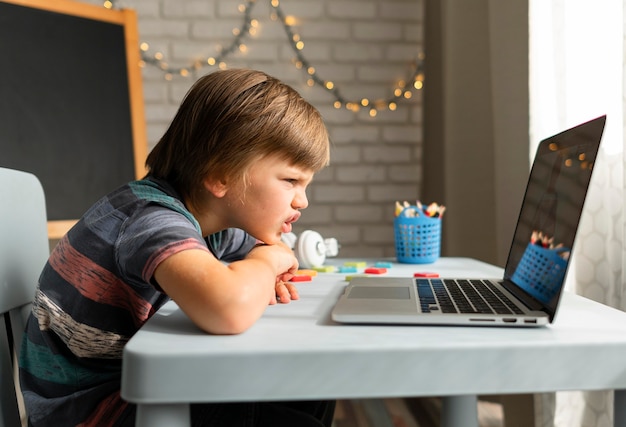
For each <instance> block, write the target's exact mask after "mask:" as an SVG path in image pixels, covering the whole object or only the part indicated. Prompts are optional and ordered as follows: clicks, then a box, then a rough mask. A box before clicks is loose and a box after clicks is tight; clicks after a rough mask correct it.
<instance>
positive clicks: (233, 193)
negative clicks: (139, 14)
mask: <svg viewBox="0 0 626 427" xmlns="http://www.w3.org/2000/svg"><path fill="white" fill-rule="evenodd" d="M313 175H314V173H313V171H311V170H308V169H303V168H301V167H298V166H294V165H292V164H291V163H290V162H288V161H287V160H284V159H282V158H280V157H278V156H269V157H265V158H262V159H260V160H258V161H256V162H254V163H253V164H252V166H251V167H250V169H249V171H248V179H247V184H246V185H243V184H239V185H236V186H234V187H231V188H230V189H229V190H228V192H227V194H226V197H227V198H228V199H229V200H228V201H227V202H228V203H229V206H230V207H231V208H230V209H229V211H230V215H231V218H230V219H231V220H232V221H234V224H235V225H234V226H235V227H238V228H241V229H243V230H245V231H247V232H248V233H249V234H251V235H252V236H254V237H256V238H257V239H259V240H261V241H262V242H265V243H268V244H274V243H278V242H279V241H280V238H281V235H282V233H288V232H290V231H291V230H292V226H291V224H292V223H293V222H295V221H297V220H298V218H300V212H299V211H300V210H301V209H305V208H306V207H307V206H308V204H309V202H308V200H307V197H306V188H307V186H308V185H309V183H310V182H311V180H312V179H313Z"/></svg>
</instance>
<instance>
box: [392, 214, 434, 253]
mask: <svg viewBox="0 0 626 427" xmlns="http://www.w3.org/2000/svg"><path fill="white" fill-rule="evenodd" d="M407 209H411V208H407ZM414 209H416V208H414ZM405 210H406V209H405ZM393 225H394V233H395V242H396V258H397V259H398V262H401V263H406V264H429V263H433V262H435V261H437V259H438V258H439V256H440V255H441V218H431V217H428V216H425V215H424V214H421V215H420V216H417V217H407V216H404V211H403V212H402V213H401V214H400V215H398V216H396V218H395V219H394V223H393Z"/></svg>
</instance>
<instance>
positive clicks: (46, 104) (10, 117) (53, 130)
mask: <svg viewBox="0 0 626 427" xmlns="http://www.w3.org/2000/svg"><path fill="white" fill-rule="evenodd" d="M0 58H2V60H1V61H2V65H1V66H0V166H3V167H8V168H13V169H19V170H24V171H28V172H31V173H34V174H35V175H36V176H37V177H38V178H39V179H40V180H41V182H42V185H43V187H44V191H45V194H46V209H47V213H48V221H49V222H48V232H49V235H50V237H51V238H58V237H60V236H61V235H62V234H64V233H65V231H66V230H67V228H69V227H70V226H71V225H72V224H73V223H74V222H75V220H76V219H77V218H79V217H80V216H81V215H82V214H83V213H84V212H85V210H87V209H88V208H89V206H91V205H92V204H93V203H94V202H95V201H96V200H97V199H99V198H100V197H102V196H103V195H105V194H106V193H108V192H109V191H111V190H113V189H114V188H116V187H117V186H119V185H121V184H123V183H125V182H128V181H130V180H132V179H135V178H139V177H141V176H142V175H143V174H144V172H145V170H144V161H145V157H146V151H147V142H146V137H145V124H144V113H143V99H142V92H141V74H140V64H139V61H140V58H139V43H138V36H137V23H136V16H135V14H134V12H133V11H130V10H122V11H120V10H109V9H105V8H104V7H98V6H95V5H89V4H84V3H79V2H74V1H72V0H55V1H50V0H2V1H0ZM0 203H1V202H0Z"/></svg>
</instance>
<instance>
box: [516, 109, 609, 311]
mask: <svg viewBox="0 0 626 427" xmlns="http://www.w3.org/2000/svg"><path fill="white" fill-rule="evenodd" d="M605 121H606V116H601V117H598V118H597V119H594V120H591V121H589V122H586V123H583V124H581V125H579V126H576V127H574V128H572V129H569V130H566V131H564V132H562V133H559V134H557V135H555V136H553V137H550V138H548V139H545V140H543V141H541V143H540V144H539V147H538V149H537V153H536V155H535V160H534V162H533V166H532V168H531V172H530V176H529V179H528V184H527V187H526V194H525V196H524V201H523V203H522V208H521V210H520V217H519V220H518V223H517V227H516V229H515V234H514V238H513V244H512V246H511V250H510V252H509V258H508V260H507V264H506V267H505V279H506V280H505V286H506V285H509V287H510V282H512V283H513V284H514V285H515V286H514V287H515V288H517V289H520V290H522V293H523V294H524V295H526V296H527V297H528V296H530V297H531V301H533V302H534V303H535V304H534V305H536V303H539V304H540V305H541V306H542V307H543V309H544V310H545V311H546V312H547V313H548V314H550V316H551V317H553V316H554V314H555V311H556V306H557V302H558V299H559V296H560V293H561V289H562V287H563V283H564V281H565V275H566V273H567V268H568V266H569V261H570V259H571V254H572V249H573V245H574V238H575V237H576V231H577V230H578V224H579V221H580V216H581V213H582V209H583V205H584V202H585V197H586V194H587V189H588V187H589V181H590V179H591V173H592V171H593V167H594V164H595V160H596V155H597V153H598V148H599V145H600V140H601V138H602V132H603V130H604V124H605ZM507 282H508V283H507ZM515 294H516V295H518V296H520V295H519V292H515ZM526 299H528V298H526Z"/></svg>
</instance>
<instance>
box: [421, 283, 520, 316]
mask: <svg viewBox="0 0 626 427" xmlns="http://www.w3.org/2000/svg"><path fill="white" fill-rule="evenodd" d="M416 286H417V293H418V295H419V300H420V305H421V307H422V312H424V313H431V312H435V313H437V312H439V313H487V314H522V310H520V309H519V307H517V306H516V305H515V304H514V303H513V302H512V301H511V300H510V299H509V298H507V296H506V295H505V294H504V293H503V292H502V291H501V290H500V289H498V288H497V287H496V286H495V285H494V284H493V283H491V282H490V281H488V280H454V279H417V283H416Z"/></svg>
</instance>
